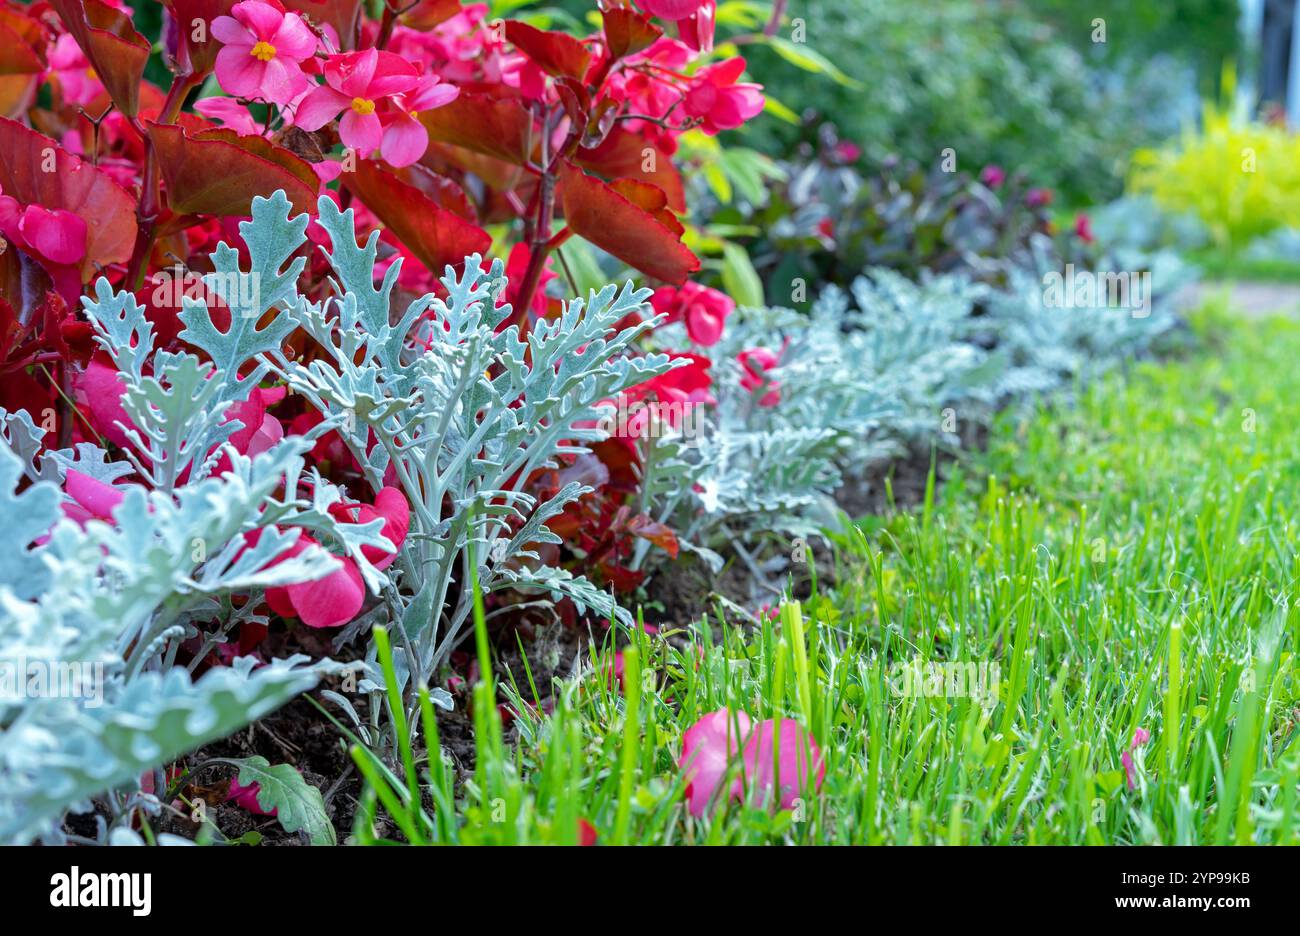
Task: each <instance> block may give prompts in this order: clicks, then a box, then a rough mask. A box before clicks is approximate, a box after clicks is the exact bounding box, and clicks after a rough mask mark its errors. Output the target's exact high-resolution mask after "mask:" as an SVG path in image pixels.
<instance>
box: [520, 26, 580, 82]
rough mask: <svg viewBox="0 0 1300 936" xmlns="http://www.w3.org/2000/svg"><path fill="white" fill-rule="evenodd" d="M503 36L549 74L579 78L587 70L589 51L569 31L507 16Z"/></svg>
mask: <svg viewBox="0 0 1300 936" xmlns="http://www.w3.org/2000/svg"><path fill="white" fill-rule="evenodd" d="M506 39H507V40H509V41H510V42H511V43H513V45H514V47H515V48H516V49H518V50H519V51H520V52H522V53H523V54H524V55H526V56H528V57H529V58H530V59H532V60H533V61H534V62H536V63H537V64H538V65H539V66H540V67H541V69H542V71H544V72H546V73H547V74H548V75H550V76H551V77H552V78H564V77H568V78H573V79H574V80H575V81H581V80H582V78H583V76H584V75H586V74H587V65H588V64H590V62H591V53H590V52H588V51H587V48H586V46H584V45H583V44H582V42H581V41H579V40H578V39H575V38H574V37H573V36H570V35H569V34H568V33H562V32H553V31H551V30H548V29H537V28H536V27H534V26H529V25H528V24H527V23H525V22H521V21H520V20H506Z"/></svg>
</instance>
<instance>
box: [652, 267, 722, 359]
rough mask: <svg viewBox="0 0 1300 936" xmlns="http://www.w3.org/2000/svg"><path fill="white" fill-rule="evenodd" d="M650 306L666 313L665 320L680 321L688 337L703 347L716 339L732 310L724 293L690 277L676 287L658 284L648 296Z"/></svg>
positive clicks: (657, 312) (658, 311)
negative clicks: (652, 293) (679, 286)
mask: <svg viewBox="0 0 1300 936" xmlns="http://www.w3.org/2000/svg"><path fill="white" fill-rule="evenodd" d="M650 306H651V307H652V308H653V309H654V310H655V313H656V314H659V315H667V316H668V319H667V322H681V321H684V322H685V323H686V333H687V334H688V335H689V336H690V338H691V340H692V341H694V342H695V343H696V344H699V345H703V346H704V347H706V348H707V347H709V346H711V345H715V344H717V343H718V339H719V338H721V337H722V327H723V324H724V323H725V322H726V319H727V316H728V315H730V314H731V313H732V312H734V311H735V310H736V303H735V302H733V301H732V299H731V297H730V296H728V295H727V294H726V293H723V292H719V291H718V290H716V289H711V288H710V287H708V286H701V285H699V284H698V283H692V282H690V281H687V282H686V283H684V284H682V286H681V288H680V289H677V288H674V287H672V286H660V287H659V288H658V289H656V290H655V291H654V295H652V296H651V297H650ZM665 324H667V323H665Z"/></svg>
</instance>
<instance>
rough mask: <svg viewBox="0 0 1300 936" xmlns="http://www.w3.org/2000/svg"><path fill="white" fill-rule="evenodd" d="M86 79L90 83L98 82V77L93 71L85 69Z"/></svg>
mask: <svg viewBox="0 0 1300 936" xmlns="http://www.w3.org/2000/svg"><path fill="white" fill-rule="evenodd" d="M86 77H87V78H89V79H90V80H91V81H98V80H99V76H98V75H96V74H95V70H94V69H93V68H87V69H86Z"/></svg>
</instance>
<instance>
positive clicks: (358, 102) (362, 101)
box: [352, 97, 375, 117]
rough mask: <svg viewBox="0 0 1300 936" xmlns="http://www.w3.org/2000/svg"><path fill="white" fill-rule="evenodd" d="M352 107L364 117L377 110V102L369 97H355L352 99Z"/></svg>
mask: <svg viewBox="0 0 1300 936" xmlns="http://www.w3.org/2000/svg"><path fill="white" fill-rule="evenodd" d="M352 109H353V110H354V111H356V112H357V113H358V114H360V115H361V116H362V117H364V116H366V114H373V113H374V112H375V102H374V101H372V100H370V99H369V98H360V97H354V98H353V99H352Z"/></svg>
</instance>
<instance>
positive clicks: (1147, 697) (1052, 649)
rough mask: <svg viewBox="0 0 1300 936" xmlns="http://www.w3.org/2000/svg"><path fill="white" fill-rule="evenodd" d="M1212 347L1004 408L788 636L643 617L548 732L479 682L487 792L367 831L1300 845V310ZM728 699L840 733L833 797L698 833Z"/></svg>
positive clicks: (480, 789)
mask: <svg viewBox="0 0 1300 936" xmlns="http://www.w3.org/2000/svg"><path fill="white" fill-rule="evenodd" d="M1193 331H1194V334H1195V341H1194V342H1193V345H1194V348H1195V350H1194V351H1192V352H1191V353H1189V354H1187V355H1186V356H1185V357H1184V358H1182V359H1178V360H1173V361H1168V362H1163V363H1144V364H1141V365H1139V366H1135V367H1132V368H1131V369H1130V370H1128V371H1127V372H1125V373H1122V374H1121V373H1116V374H1114V375H1112V377H1111V378H1110V379H1107V380H1105V381H1102V382H1100V383H1098V384H1096V385H1094V386H1092V387H1090V388H1088V389H1087V390H1084V391H1082V393H1081V395H1079V396H1078V397H1077V399H1075V400H1072V401H1061V402H1060V403H1059V404H1058V405H1054V406H1052V407H1050V408H1045V409H1033V408H1022V409H1020V410H1017V411H1014V412H1008V413H1006V414H1004V415H1003V416H1002V417H1001V418H1000V419H999V420H998V422H997V423H996V425H995V427H994V429H993V432H992V434H991V437H990V440H989V444H988V449H987V451H986V452H984V453H982V454H972V455H970V456H967V457H965V458H963V460H962V461H960V462H959V463H957V464H955V465H953V466H951V468H950V470H949V475H950V476H949V477H948V478H947V479H946V481H945V482H944V483H942V484H941V485H940V486H939V487H938V490H937V493H936V494H935V495H934V496H933V497H932V498H929V499H928V501H927V503H925V504H923V505H921V506H920V507H919V508H918V509H915V510H906V511H897V512H892V513H889V514H887V515H884V516H878V517H869V518H866V519H864V520H862V521H861V522H860V523H859V524H857V525H855V526H854V527H852V528H851V529H849V530H848V532H845V533H840V534H837V535H836V536H835V537H834V541H835V549H834V554H833V556H830V555H823V556H820V557H819V558H820V559H821V560H824V561H821V562H819V563H818V565H819V566H820V568H821V570H822V574H821V577H820V578H821V580H820V581H814V583H813V584H812V588H811V594H810V596H809V597H807V598H806V599H805V600H803V601H802V602H801V603H799V604H798V605H797V606H796V605H791V606H789V607H787V608H785V609H784V610H783V611H782V613H781V616H780V619H779V620H777V621H774V620H772V619H770V618H767V617H764V619H763V623H762V624H761V626H754V625H750V626H741V625H738V624H736V623H734V622H731V623H727V624H722V623H720V622H721V621H722V620H723V618H724V617H726V618H727V619H728V621H732V619H733V617H734V616H731V615H720V616H719V617H718V618H717V619H715V620H712V621H709V622H704V621H701V622H700V623H699V625H698V626H697V627H695V628H693V629H691V630H689V631H683V630H658V631H657V632H656V633H646V631H645V630H642V631H639V632H637V635H636V637H635V638H634V640H633V642H632V644H631V646H629V647H627V648H626V649H624V650H623V652H622V656H621V658H620V663H621V681H622V685H623V686H624V687H625V691H620V690H619V689H618V688H617V685H615V686H614V687H613V688H611V682H612V679H611V677H610V668H611V655H610V652H609V649H608V646H607V648H606V650H605V651H604V652H603V653H602V652H600V651H598V650H595V649H593V650H592V651H591V659H584V660H581V661H575V662H577V663H580V664H581V675H580V676H579V677H577V678H576V679H571V680H569V681H565V682H563V683H561V684H560V685H559V686H557V691H556V692H555V696H554V698H555V704H554V710H553V712H551V713H549V714H538V713H536V712H535V711H534V709H533V708H532V707H531V706H529V705H528V704H525V702H524V701H523V700H528V699H531V698H533V697H534V693H535V692H536V690H535V688H534V687H533V686H531V685H529V680H528V679H527V678H525V679H523V680H518V679H516V680H507V681H506V682H504V683H503V684H501V685H498V686H497V687H496V688H495V691H496V693H497V695H498V696H500V697H502V698H504V699H506V700H507V702H506V703H505V704H504V705H503V709H505V710H506V711H507V712H508V716H507V718H508V721H509V722H510V724H508V726H507V727H506V728H505V729H504V732H503V728H502V722H501V715H500V711H499V710H498V709H496V708H494V707H493V706H492V705H490V704H486V703H487V702H488V693H489V692H491V691H492V690H491V689H490V687H488V686H487V685H486V684H483V685H480V687H479V688H478V689H477V690H476V696H475V698H476V700H477V701H478V703H479V704H478V705H476V706H475V709H474V722H475V726H476V728H477V730H476V732H475V738H476V741H475V751H474V754H475V756H474V758H473V760H474V763H473V765H472V768H470V767H469V766H468V765H465V764H460V765H459V766H461V767H465V768H466V773H465V776H464V777H463V778H462V779H463V781H464V782H463V785H462V784H459V783H457V779H456V769H455V768H456V766H457V764H455V763H452V762H451V761H450V759H444V760H443V761H442V762H438V761H435V762H434V764H433V770H432V771H431V772H430V773H428V774H426V772H425V769H424V765H423V764H422V763H420V762H419V761H420V759H421V758H420V751H419V750H418V749H417V750H416V751H414V752H412V753H411V754H410V755H409V757H408V759H407V763H408V764H410V765H413V769H412V772H411V773H410V774H409V775H408V777H404V778H399V777H396V776H393V775H388V778H387V779H386V780H382V781H381V782H379V783H378V784H377V785H372V786H370V787H368V789H367V791H366V793H365V794H364V796H363V806H364V807H365V808H363V810H362V815H363V816H365V815H371V816H377V817H378V819H377V820H376V821H375V823H373V825H372V824H368V823H367V822H365V821H359V822H358V826H357V829H356V833H355V834H356V836H357V838H358V839H359V840H366V839H368V838H370V836H371V835H372V834H373V833H374V832H375V830H376V829H377V830H378V833H379V834H380V835H381V836H382V835H384V834H389V835H391V834H393V825H392V823H391V822H390V818H391V817H392V816H393V815H396V816H397V817H398V822H397V825H398V826H399V827H400V829H401V831H402V834H403V835H405V836H406V837H408V838H411V839H414V840H423V841H459V842H501V843H505V842H549V841H554V842H575V841H578V840H579V839H580V838H582V837H584V836H585V837H586V839H587V840H590V839H591V838H592V837H594V838H595V839H596V840H597V841H599V842H601V843H602V844H604V843H620V842H630V843H662V844H670V843H732V844H740V843H781V842H785V843H873V844H876V843H890V844H906V843H911V844H932V843H963V844H967V843H986V844H1012V843H1028V844H1045V843H1054V844H1081V843H1089V844H1102V843H1105V844H1126V843H1163V844H1175V843H1176V844H1212V843H1218V844H1224V843H1252V842H1254V843H1285V842H1290V843H1295V842H1296V841H1297V834H1298V828H1300V827H1298V823H1300V819H1298V817H1297V809H1296V802H1295V799H1296V789H1297V781H1298V780H1300V751H1298V750H1297V743H1296V739H1297V719H1298V717H1300V707H1298V706H1300V703H1298V701H1297V698H1298V696H1297V678H1296V668H1295V656H1294V647H1295V646H1296V643H1297V638H1300V623H1298V622H1300V618H1298V617H1297V614H1296V612H1295V609H1294V608H1293V607H1292V606H1291V605H1290V604H1289V603H1288V600H1287V596H1288V595H1289V594H1290V593H1291V591H1292V590H1293V588H1294V586H1295V580H1296V575H1297V571H1298V569H1300V567H1298V566H1297V561H1296V554H1295V543H1296V538H1297V532H1296V514H1295V511H1296V507H1295V506H1294V505H1296V504H1298V503H1300V469H1298V467H1297V466H1300V442H1297V435H1296V434H1295V432H1294V431H1293V425H1294V423H1295V421H1296V418H1297V416H1298V415H1300V403H1297V402H1296V401H1297V400H1300V375H1298V374H1297V371H1296V368H1295V367H1294V361H1295V360H1296V359H1297V357H1300V324H1297V323H1295V322H1291V321H1283V320H1268V321H1264V322H1252V323H1248V324H1247V323H1242V322H1239V321H1235V320H1233V319H1232V318H1230V317H1229V316H1227V315H1226V314H1224V312H1223V311H1222V310H1215V309H1206V310H1204V311H1202V312H1201V313H1200V314H1198V315H1197V316H1195V317H1194V324H1193ZM822 552H825V549H824V548H823V549H822ZM828 573H830V574H828ZM646 623H647V624H652V623H653V621H650V620H647V621H646ZM649 630H655V629H654V628H649ZM489 652H490V651H489V649H488V647H487V645H486V643H485V642H480V645H479V653H480V655H481V656H482V655H484V654H487V653H489ZM951 663H960V664H962V666H961V668H959V669H957V668H954V667H952V666H948V667H946V668H945V667H944V664H951ZM932 664H935V665H932ZM542 695H545V693H542ZM728 706H730V707H731V708H732V709H733V710H744V711H745V712H747V713H748V714H749V715H750V716H752V718H753V719H754V721H755V722H757V721H759V720H761V719H766V718H771V717H778V716H783V717H787V718H790V719H796V720H798V721H799V722H801V723H802V724H804V725H807V726H810V727H811V730H812V735H813V737H815V738H816V740H817V742H818V743H819V744H820V748H821V752H822V756H823V757H824V765H825V779H824V782H823V783H822V785H821V788H820V790H819V792H818V793H817V794H816V795H812V793H811V790H808V789H807V788H805V790H804V795H797V794H799V793H800V791H799V790H798V789H794V790H792V791H791V794H792V795H791V797H790V798H789V799H788V800H787V802H786V805H787V806H790V807H791V808H787V809H782V810H779V811H775V812H774V811H772V810H770V809H768V808H766V804H761V803H758V802H754V801H752V800H753V797H751V801H750V802H749V803H748V804H747V803H746V802H744V800H743V794H738V795H736V796H733V797H730V798H729V797H727V796H725V795H721V794H719V795H718V796H716V797H715V798H714V801H713V803H712V804H711V807H712V808H711V809H710V810H709V811H708V812H707V813H706V815H705V816H704V817H702V818H693V817H691V816H690V815H689V814H688V812H687V810H686V808H685V804H684V802H683V796H682V793H683V786H684V781H683V778H682V771H681V770H680V769H679V766H678V759H679V757H680V752H681V745H682V735H683V733H684V731H685V730H686V729H688V728H690V727H691V726H692V725H693V724H694V723H695V722H696V721H697V720H698V719H699V718H700V717H701V716H702V715H704V714H706V713H709V712H713V711H715V710H718V709H723V708H726V707H728ZM548 707H549V706H548ZM426 714H428V715H431V714H432V710H431V709H430V710H429V711H428V712H427V713H426ZM733 718H734V716H733ZM428 727H429V728H432V725H431V724H430V725H429V726H428ZM767 750H770V748H769V749H767ZM353 756H354V757H355V758H357V759H358V760H359V762H360V763H361V764H362V765H363V767H364V769H365V772H366V773H367V774H368V775H369V776H371V777H375V778H378V777H381V776H383V772H384V768H383V767H382V766H380V765H379V763H378V761H376V760H375V759H374V758H373V756H370V755H367V754H365V753H364V752H363V751H361V750H360V749H354V751H353ZM814 756H815V755H814ZM733 760H734V761H735V763H733V765H732V767H731V771H730V774H729V775H728V778H727V779H728V780H731V779H735V780H736V781H737V782H738V783H739V781H740V779H741V778H742V775H743V774H744V773H745V771H744V769H743V767H742V765H741V764H740V760H741V758H739V757H737V758H734V759H733ZM807 762H808V761H806V760H805V761H803V763H807ZM429 778H431V780H429ZM426 780H429V782H427V783H426ZM415 785H418V786H420V787H425V788H426V789H427V792H426V793H425V794H423V795H422V796H421V799H422V801H423V803H424V806H423V807H422V808H421V809H413V808H411V807H410V806H409V805H399V804H409V803H410V801H411V800H410V796H409V793H408V792H407V791H408V789H414V788H415ZM724 789H725V785H724ZM376 790H377V791H378V792H379V793H380V794H382V800H383V801H382V802H381V801H378V800H377V798H376Z"/></svg>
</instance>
